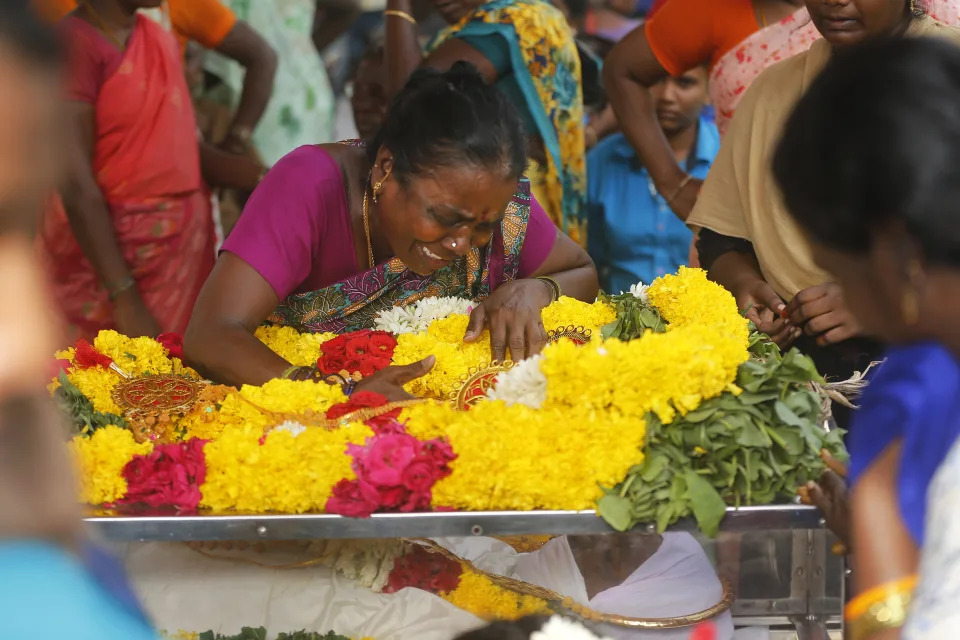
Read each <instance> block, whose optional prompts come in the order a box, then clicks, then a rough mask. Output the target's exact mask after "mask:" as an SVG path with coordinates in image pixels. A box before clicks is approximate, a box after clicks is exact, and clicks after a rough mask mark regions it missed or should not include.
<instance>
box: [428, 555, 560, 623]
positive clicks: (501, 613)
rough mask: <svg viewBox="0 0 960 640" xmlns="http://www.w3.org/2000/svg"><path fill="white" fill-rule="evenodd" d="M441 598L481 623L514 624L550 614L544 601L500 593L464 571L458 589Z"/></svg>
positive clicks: (486, 580) (483, 578)
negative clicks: (498, 621)
mask: <svg viewBox="0 0 960 640" xmlns="http://www.w3.org/2000/svg"><path fill="white" fill-rule="evenodd" d="M440 597H441V598H443V599H444V600H446V601H447V602H449V603H451V604H454V605H456V606H458V607H460V608H461V609H463V610H464V611H469V612H470V613H472V614H473V615H475V616H477V617H478V618H481V619H483V620H517V619H518V618H522V617H524V616H532V615H545V614H549V613H550V612H551V611H550V607H549V605H548V604H547V602H546V601H545V600H541V599H540V598H535V597H533V596H528V595H525V594H520V593H515V592H513V591H510V590H509V589H503V588H501V587H499V586H497V585H495V584H494V583H493V581H492V580H490V578H488V577H486V576H484V575H482V574H479V573H476V572H473V571H470V570H468V569H467V568H466V567H464V572H463V574H461V576H460V585H459V586H458V587H457V588H456V589H454V590H453V591H451V592H449V593H442V594H440Z"/></svg>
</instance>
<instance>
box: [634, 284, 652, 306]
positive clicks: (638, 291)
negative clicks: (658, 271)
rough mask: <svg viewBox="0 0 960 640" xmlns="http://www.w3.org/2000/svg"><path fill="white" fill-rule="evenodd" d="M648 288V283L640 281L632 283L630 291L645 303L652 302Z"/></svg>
mask: <svg viewBox="0 0 960 640" xmlns="http://www.w3.org/2000/svg"><path fill="white" fill-rule="evenodd" d="M647 288H648V286H647V285H645V284H643V283H642V282H638V283H637V284H632V285H630V293H631V294H632V295H633V297H634V298H640V301H641V302H643V304H650V298H648V297H647Z"/></svg>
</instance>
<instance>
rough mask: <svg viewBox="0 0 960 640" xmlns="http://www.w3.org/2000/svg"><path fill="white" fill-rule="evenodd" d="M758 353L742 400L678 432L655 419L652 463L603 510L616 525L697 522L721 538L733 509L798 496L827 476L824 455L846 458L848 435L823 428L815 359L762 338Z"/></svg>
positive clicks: (745, 375) (694, 416) (726, 398)
mask: <svg viewBox="0 0 960 640" xmlns="http://www.w3.org/2000/svg"><path fill="white" fill-rule="evenodd" d="M750 352H751V358H750V360H748V361H747V362H745V363H744V364H742V365H741V366H740V369H739V372H738V375H737V385H738V386H739V387H740V388H741V389H743V392H742V393H741V394H740V395H734V394H733V393H730V392H725V393H723V394H722V395H720V396H718V397H716V398H712V399H710V400H706V401H705V402H703V404H701V405H700V407H699V408H697V410H696V411H693V412H690V413H688V414H687V415H685V416H677V418H676V419H675V420H674V421H673V422H671V423H670V424H668V425H664V424H662V423H661V422H660V421H659V420H658V419H657V417H656V416H655V415H652V414H651V415H649V416H647V436H646V439H647V442H646V456H645V458H644V460H643V462H642V463H641V464H639V465H637V466H636V467H634V468H633V469H631V470H630V472H629V473H628V475H627V477H626V479H625V480H624V481H623V482H622V483H620V484H619V485H617V486H616V487H614V488H612V489H609V490H607V491H606V495H605V496H604V497H603V498H601V499H600V501H599V503H598V511H599V513H600V515H601V516H602V517H603V518H604V520H606V521H607V522H608V523H609V524H610V525H611V526H612V527H613V528H615V529H617V530H618V531H626V530H628V529H630V528H631V527H633V526H635V525H636V524H638V523H649V522H655V523H656V525H657V529H658V530H660V531H663V530H664V529H666V528H667V527H668V526H669V525H671V524H673V523H674V522H676V521H677V520H679V519H680V518H684V517H687V516H690V515H692V516H694V517H695V518H696V520H697V524H698V526H699V528H700V529H701V530H702V531H703V532H704V533H706V534H707V535H711V536H712V535H715V534H716V533H717V530H718V529H719V526H720V521H721V520H722V519H723V516H724V514H725V509H726V506H727V505H731V506H742V505H753V504H770V503H773V502H775V501H777V499H779V498H782V499H790V498H792V497H794V496H795V495H796V489H797V487H799V486H801V485H802V484H804V483H806V482H807V481H808V480H812V479H816V478H818V477H819V475H820V473H821V472H822V471H823V469H824V463H823V460H822V459H821V457H820V451H821V449H827V450H828V451H830V452H831V453H833V454H834V455H835V456H836V457H838V458H842V457H844V456H845V452H844V449H843V443H842V435H843V432H842V431H840V430H833V431H830V432H827V431H826V430H824V429H823V428H822V427H821V425H820V417H821V405H820V396H819V394H818V393H816V392H815V391H813V390H812V389H811V387H810V383H811V382H821V381H822V379H821V377H820V375H819V373H818V372H817V369H816V366H815V365H814V364H813V361H812V360H811V359H810V358H809V357H807V356H805V355H803V354H801V353H800V352H799V351H797V350H796V349H794V350H791V351H790V352H788V353H787V354H786V355H784V356H782V357H781V355H780V352H779V349H778V348H777V347H776V345H774V344H772V343H771V342H769V340H768V339H767V338H766V336H763V335H761V334H758V333H754V334H752V335H751V339H750Z"/></svg>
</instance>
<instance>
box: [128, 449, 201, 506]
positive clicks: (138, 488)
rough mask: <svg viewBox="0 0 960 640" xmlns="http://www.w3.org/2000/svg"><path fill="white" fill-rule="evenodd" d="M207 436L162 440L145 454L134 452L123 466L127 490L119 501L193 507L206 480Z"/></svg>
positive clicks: (198, 500)
mask: <svg viewBox="0 0 960 640" xmlns="http://www.w3.org/2000/svg"><path fill="white" fill-rule="evenodd" d="M204 445H206V440H198V439H197V438H193V439H191V440H189V441H188V442H181V443H174V444H164V445H159V446H157V447H155V448H154V450H153V451H152V452H151V453H150V454H149V455H146V456H134V457H133V459H132V460H131V461H130V462H128V463H127V465H126V466H125V467H124V469H123V477H124V479H125V480H126V481H127V494H126V495H125V496H124V497H123V498H122V499H121V500H118V501H117V502H118V504H146V505H148V506H151V507H174V508H176V509H178V510H180V511H193V510H195V509H196V508H197V505H199V504H200V498H201V494H200V486H201V485H202V484H203V482H204V480H206V476H207V466H206V458H205V456H204V453H203V447H204Z"/></svg>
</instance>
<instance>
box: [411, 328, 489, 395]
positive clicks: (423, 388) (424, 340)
mask: <svg viewBox="0 0 960 640" xmlns="http://www.w3.org/2000/svg"><path fill="white" fill-rule="evenodd" d="M468 322H469V317H468V316H465V315H459V314H455V315H452V316H449V317H447V318H443V319H441V320H437V321H436V322H434V323H432V324H431V325H430V328H429V329H428V330H427V331H424V332H423V333H405V334H402V335H400V336H397V348H396V349H395V350H394V353H393V364H397V365H404V364H411V363H414V362H418V361H420V360H423V359H424V358H426V357H427V356H430V355H432V356H434V357H436V359H437V363H436V364H435V365H434V367H433V369H431V371H430V372H429V373H428V374H427V375H425V376H423V377H422V378H418V379H417V380H414V381H413V382H411V383H410V384H408V385H407V387H406V389H407V391H408V392H409V393H412V394H413V395H415V396H419V397H421V398H437V399H445V398H446V397H447V396H448V395H449V394H450V392H451V391H454V390H456V389H458V388H459V386H460V381H461V378H463V377H464V376H466V375H467V373H468V371H469V370H470V367H477V366H480V365H482V364H485V363H487V362H489V361H490V334H489V332H487V331H484V332H483V333H482V334H481V335H480V337H479V338H478V339H477V340H476V342H471V343H465V342H464V341H463V335H464V334H465V333H466V332H467V323H468Z"/></svg>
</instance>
